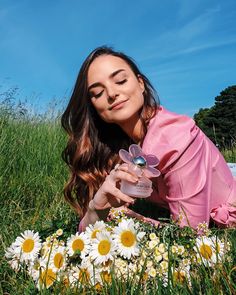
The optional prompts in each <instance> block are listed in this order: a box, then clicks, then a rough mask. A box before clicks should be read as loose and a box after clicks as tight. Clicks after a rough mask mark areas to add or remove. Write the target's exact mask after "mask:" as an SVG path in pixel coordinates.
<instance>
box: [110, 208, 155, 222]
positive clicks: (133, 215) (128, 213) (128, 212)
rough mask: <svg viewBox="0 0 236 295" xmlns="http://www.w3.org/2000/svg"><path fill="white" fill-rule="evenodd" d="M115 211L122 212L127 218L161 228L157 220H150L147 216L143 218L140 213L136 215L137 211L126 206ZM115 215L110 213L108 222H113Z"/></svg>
mask: <svg viewBox="0 0 236 295" xmlns="http://www.w3.org/2000/svg"><path fill="white" fill-rule="evenodd" d="M114 210H115V211H116V210H117V211H120V210H122V211H123V212H124V214H125V215H126V216H128V217H131V218H136V219H138V220H140V221H142V222H146V223H150V224H152V225H154V226H159V225H160V221H158V220H155V219H152V218H149V217H145V216H143V215H141V214H139V213H136V212H135V211H133V210H131V209H129V208H127V207H126V206H121V207H119V208H116V209H114ZM113 214H114V212H112V213H110V214H109V215H108V220H112V219H113V217H112V215H113Z"/></svg>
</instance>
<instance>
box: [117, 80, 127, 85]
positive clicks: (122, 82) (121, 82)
mask: <svg viewBox="0 0 236 295" xmlns="http://www.w3.org/2000/svg"><path fill="white" fill-rule="evenodd" d="M125 82H127V79H124V80H121V81H118V82H116V84H119V85H121V84H124V83H125Z"/></svg>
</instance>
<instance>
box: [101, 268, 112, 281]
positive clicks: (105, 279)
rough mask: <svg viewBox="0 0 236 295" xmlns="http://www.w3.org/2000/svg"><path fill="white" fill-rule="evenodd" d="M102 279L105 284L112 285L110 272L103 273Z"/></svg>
mask: <svg viewBox="0 0 236 295" xmlns="http://www.w3.org/2000/svg"><path fill="white" fill-rule="evenodd" d="M101 277H102V279H103V281H104V282H106V283H111V274H109V273H108V271H103V272H101Z"/></svg>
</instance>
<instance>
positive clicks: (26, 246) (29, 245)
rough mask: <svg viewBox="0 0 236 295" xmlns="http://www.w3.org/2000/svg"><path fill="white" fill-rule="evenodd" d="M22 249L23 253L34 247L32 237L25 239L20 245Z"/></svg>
mask: <svg viewBox="0 0 236 295" xmlns="http://www.w3.org/2000/svg"><path fill="white" fill-rule="evenodd" d="M21 248H22V251H23V252H24V253H29V252H31V251H32V250H33V249H34V240H33V239H26V240H25V241H24V243H23V244H22V246H21Z"/></svg>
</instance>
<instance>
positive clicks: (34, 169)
mask: <svg viewBox="0 0 236 295" xmlns="http://www.w3.org/2000/svg"><path fill="white" fill-rule="evenodd" d="M65 143H66V137H65V134H64V132H63V131H62V129H61V127H60V123H59V120H58V119H57V118H55V119H51V120H48V119H47V118H46V117H43V116H41V117H30V116H27V114H23V115H20V114H19V113H18V112H15V110H13V109H11V108H8V109H6V108H3V107H2V109H0V220H1V231H0V243H1V248H0V265H1V267H0V277H1V280H0V281H1V282H0V293H1V294H38V291H37V290H36V289H35V286H34V282H33V281H32V280H31V279H30V278H29V277H28V276H27V275H26V274H24V273H15V272H14V271H13V270H11V268H10V267H9V266H8V264H7V261H6V260H5V258H4V250H5V249H6V247H8V246H9V245H10V244H11V243H12V242H13V240H14V239H15V238H16V237H17V236H18V235H19V234H20V233H21V232H22V231H23V230H25V229H34V230H36V231H39V232H40V234H41V235H42V236H46V235H47V234H50V233H52V232H54V231H55V230H56V229H58V228H60V227H61V228H63V229H64V230H65V232H67V233H68V234H69V233H74V232H75V231H76V226H77V217H76V215H75V214H74V213H73V211H72V210H71V209H70V208H69V206H68V205H67V204H66V203H65V201H64V197H63V193H62V190H63V186H64V183H65V182H66V180H67V177H68V170H67V167H66V165H65V164H64V162H63V161H62V159H61V151H62V150H63V148H64V146H65ZM225 155H226V157H227V160H228V161H235V151H234V152H232V153H231V151H230V152H227V151H226V152H225ZM225 235H226V236H227V239H229V240H232V242H233V248H232V251H233V252H234V257H236V242H235V241H236V230H225ZM232 263H233V265H235V266H236V261H235V258H234V261H233V262H232ZM232 263H228V265H227V264H226V265H225V266H224V268H223V270H220V271H219V272H218V277H217V276H216V279H215V280H216V281H213V280H212V277H211V273H210V271H209V270H205V269H203V268H202V269H199V270H198V273H196V276H195V277H193V278H192V287H193V288H192V289H191V290H189V288H188V287H187V286H184V285H175V286H173V285H172V284H171V283H170V284H169V285H168V286H167V287H160V286H159V288H157V285H158V282H157V281H156V282H153V285H152V286H151V287H150V289H149V293H148V294H236V287H235V281H236V275H235V273H236V271H235V269H233V268H232ZM217 280H218V282H217ZM215 286H218V287H219V286H221V291H220V290H216V289H215ZM222 290H223V291H222ZM220 292H224V293H220ZM94 293H96V292H95V291H94V290H93V289H91V290H90V291H88V290H87V291H86V293H85V294H94ZM141 293H143V290H142V288H139V289H137V286H134V285H132V284H131V282H126V283H121V282H118V281H117V280H116V279H115V278H113V279H112V284H111V286H108V287H107V288H104V289H103V290H102V291H101V294H141ZM42 294H50V291H43V292H42ZM54 294H62V289H61V286H57V288H55V290H54ZM63 294H71V291H68V290H64V291H63ZM78 294H79V293H78Z"/></svg>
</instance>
